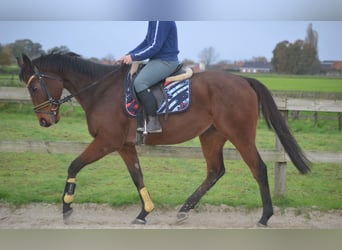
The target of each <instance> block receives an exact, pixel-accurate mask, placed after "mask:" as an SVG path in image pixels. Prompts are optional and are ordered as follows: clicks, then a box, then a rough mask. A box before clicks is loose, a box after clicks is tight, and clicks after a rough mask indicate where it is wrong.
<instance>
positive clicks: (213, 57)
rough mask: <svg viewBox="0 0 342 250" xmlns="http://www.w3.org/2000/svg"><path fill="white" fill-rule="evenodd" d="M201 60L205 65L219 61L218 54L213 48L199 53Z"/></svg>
mask: <svg viewBox="0 0 342 250" xmlns="http://www.w3.org/2000/svg"><path fill="white" fill-rule="evenodd" d="M198 57H199V59H200V61H201V62H203V63H205V65H211V64H212V63H214V62H215V61H217V59H218V57H219V56H218V54H217V53H216V52H215V49H214V48H213V47H208V48H204V49H203V50H202V51H201V52H200V53H199V56H198Z"/></svg>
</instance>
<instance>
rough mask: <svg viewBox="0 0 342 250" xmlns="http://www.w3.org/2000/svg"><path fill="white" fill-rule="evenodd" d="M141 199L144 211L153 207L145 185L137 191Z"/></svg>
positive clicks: (148, 210) (149, 210)
mask: <svg viewBox="0 0 342 250" xmlns="http://www.w3.org/2000/svg"><path fill="white" fill-rule="evenodd" d="M139 193H140V196H141V199H142V200H143V202H144V209H145V211H146V212H148V213H149V212H151V211H152V210H153V209H154V204H153V202H152V200H151V197H150V195H149V193H148V191H147V188H146V187H143V188H142V189H140V191H139Z"/></svg>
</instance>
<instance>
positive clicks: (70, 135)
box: [0, 104, 342, 210]
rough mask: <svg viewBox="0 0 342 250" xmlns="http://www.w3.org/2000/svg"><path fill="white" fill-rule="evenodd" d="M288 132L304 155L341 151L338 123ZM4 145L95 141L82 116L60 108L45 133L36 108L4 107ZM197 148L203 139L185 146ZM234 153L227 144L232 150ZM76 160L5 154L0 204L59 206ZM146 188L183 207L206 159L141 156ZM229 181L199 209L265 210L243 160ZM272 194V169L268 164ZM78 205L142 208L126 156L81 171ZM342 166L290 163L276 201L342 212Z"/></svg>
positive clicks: (0, 112) (232, 167) (0, 115)
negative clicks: (301, 167) (304, 171)
mask: <svg viewBox="0 0 342 250" xmlns="http://www.w3.org/2000/svg"><path fill="white" fill-rule="evenodd" d="M289 126H290V128H291V130H292V131H293V133H294V135H295V137H296V138H297V140H298V142H299V144H300V145H301V146H302V147H303V149H304V150H320V151H341V148H342V133H341V132H340V131H338V129H337V122H336V121H333V120H324V121H319V123H318V126H317V127H315V126H314V122H313V121H312V120H300V121H292V120H289ZM0 128H1V129H0V138H1V139H2V140H33V141H42V140H44V141H80V142H89V141H90V140H91V138H90V136H89V134H88V132H87V127H86V123H85V120H84V114H83V111H82V110H81V109H80V108H75V109H71V107H70V106H67V105H66V106H63V107H62V120H61V121H60V123H59V124H58V125H55V126H52V127H51V128H41V127H40V126H39V124H38V121H37V119H36V118H35V115H34V113H33V111H32V107H31V106H30V105H22V106H20V105H17V104H0ZM184 145H187V146H198V145H199V144H198V139H194V140H191V141H189V142H186V143H184ZM257 145H258V147H259V148H274V133H273V132H272V131H269V130H268V129H267V128H266V126H265V123H264V122H263V121H262V120H260V121H259V125H258V131H257ZM226 146H227V147H231V145H230V144H229V143H227V145H226ZM75 157H76V155H74V154H65V155H51V154H46V153H20V154H18V153H0V183H1V184H0V200H1V201H5V202H10V203H13V204H22V203H30V202H49V203H50V202H51V203H55V202H58V203H59V202H60V199H61V194H62V191H63V188H64V182H65V178H66V173H67V168H68V166H69V164H70V162H71V161H72V160H73V159H74V158H75ZM140 160H141V165H142V169H143V171H144V177H145V184H146V186H147V187H148V188H149V191H150V193H151V196H152V198H153V200H154V202H155V203H156V204H157V205H158V206H160V207H162V206H166V207H169V206H175V205H179V204H182V203H183V202H184V201H185V199H186V198H187V197H188V196H189V195H190V194H191V193H192V192H193V191H194V190H195V189H196V188H197V187H198V186H199V185H200V183H201V182H202V181H203V179H204V177H205V174H206V168H205V161H204V159H199V160H190V159H170V158H152V159H151V158H146V157H141V159H140ZM225 164H226V170H227V171H226V175H225V176H224V177H223V178H222V179H221V180H220V181H219V182H218V183H217V184H216V185H215V186H214V187H213V189H212V190H211V191H209V192H208V194H206V195H205V196H204V197H203V199H202V200H201V203H200V204H204V203H209V204H215V205H218V204H227V205H231V206H245V207H250V208H254V207H260V206H261V202H260V195H259V191H258V188H257V185H256V182H255V181H254V179H253V178H252V176H251V174H250V172H249V170H248V168H247V166H246V165H245V164H244V163H243V162H241V161H231V160H229V159H226V160H225ZM267 165H268V171H269V181H270V185H271V192H273V176H274V163H267ZM77 180H78V182H77V185H78V186H77V190H76V200H75V202H78V203H80V202H95V203H109V204H112V205H114V206H122V205H130V204H137V203H138V202H139V198H138V195H137V192H136V190H135V187H134V185H133V183H132V181H131V178H130V176H129V174H128V171H127V170H126V167H125V165H124V164H123V161H122V160H121V158H119V157H117V156H107V157H105V158H104V159H102V160H100V161H98V162H96V163H94V164H91V165H90V166H88V167H86V168H85V169H83V170H82V171H81V172H80V173H79V175H78V178H77ZM341 180H342V168H341V166H339V165H337V164H315V165H314V168H313V171H312V173H310V174H309V175H307V176H302V175H300V174H299V173H298V171H297V170H296V169H295V168H294V167H293V166H292V164H288V168H287V193H286V196H285V197H282V198H280V197H275V198H274V204H275V205H276V206H280V207H299V208H300V207H315V208H317V209H322V210H325V209H341V208H342V185H341Z"/></svg>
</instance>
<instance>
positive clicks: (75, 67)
mask: <svg viewBox="0 0 342 250" xmlns="http://www.w3.org/2000/svg"><path fill="white" fill-rule="evenodd" d="M32 63H33V64H34V65H36V66H37V67H38V69H45V70H52V71H56V72H59V73H68V72H79V73H80V74H84V75H87V76H90V77H93V78H98V77H99V76H103V75H104V74H106V73H108V72H110V71H112V70H114V69H115V68H117V67H119V65H105V64H101V63H96V62H93V61H91V60H87V59H84V58H82V57H81V56H80V55H78V54H76V53H74V52H67V53H63V52H62V53H61V52H52V53H50V54H47V55H42V56H40V57H38V58H36V59H34V60H33V61H32Z"/></svg>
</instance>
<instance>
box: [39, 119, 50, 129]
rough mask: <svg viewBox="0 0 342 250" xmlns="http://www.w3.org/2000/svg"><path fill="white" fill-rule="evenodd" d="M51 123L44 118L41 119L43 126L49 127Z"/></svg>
mask: <svg viewBox="0 0 342 250" xmlns="http://www.w3.org/2000/svg"><path fill="white" fill-rule="evenodd" d="M50 125H51V124H49V123H48V122H47V121H46V120H45V119H44V118H42V119H40V126H42V127H49V126H50Z"/></svg>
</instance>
